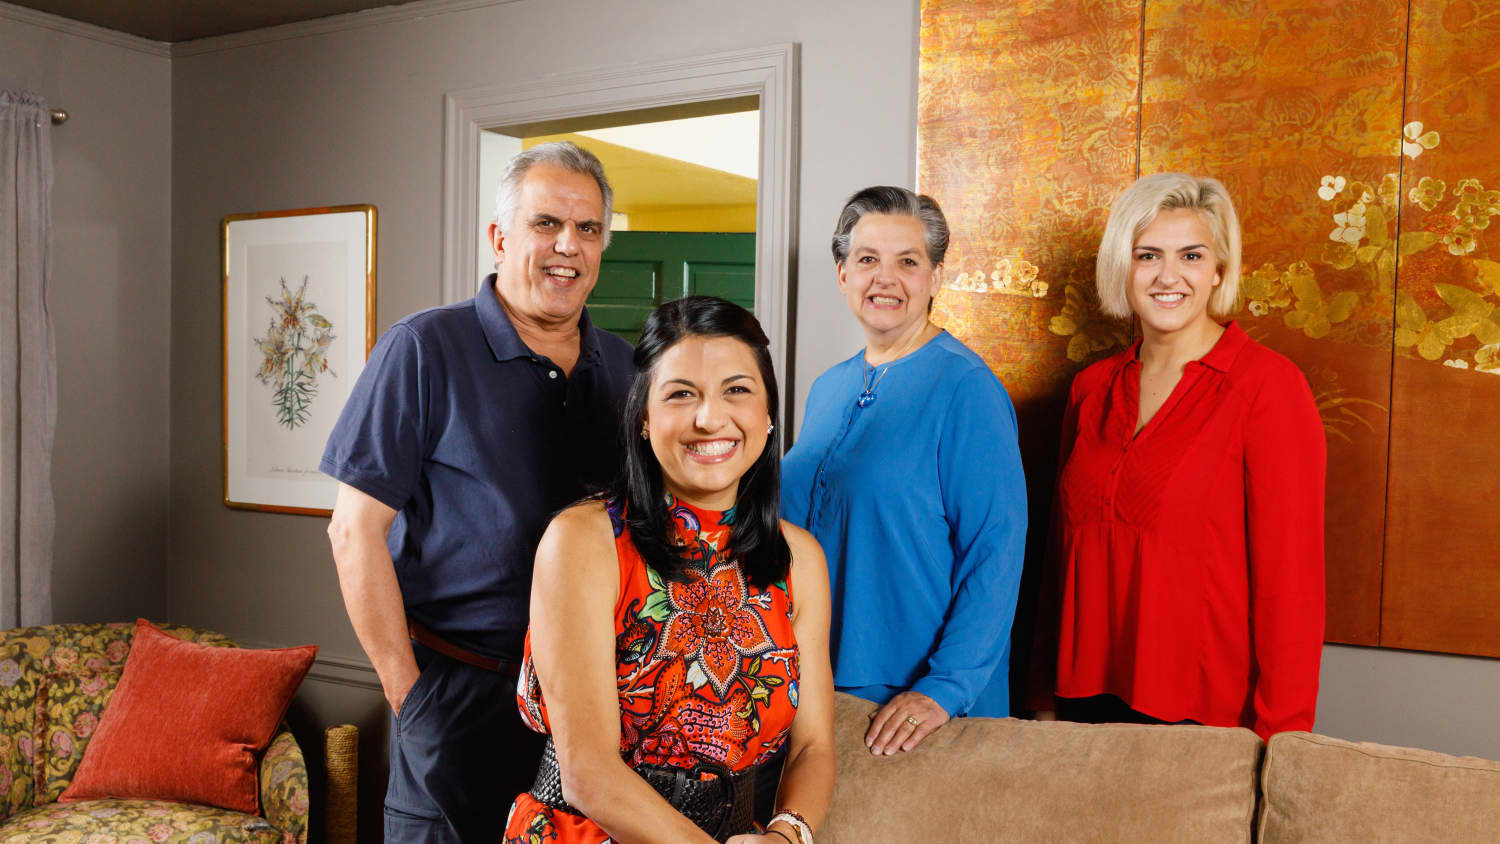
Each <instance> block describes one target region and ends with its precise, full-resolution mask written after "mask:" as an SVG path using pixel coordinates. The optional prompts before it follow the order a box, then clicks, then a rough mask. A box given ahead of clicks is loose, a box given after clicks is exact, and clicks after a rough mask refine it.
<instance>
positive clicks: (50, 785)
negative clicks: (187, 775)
mask: <svg viewBox="0 0 1500 844" xmlns="http://www.w3.org/2000/svg"><path fill="white" fill-rule="evenodd" d="M162 629H163V630H164V631H166V632H167V633H170V634H171V635H173V636H175V637H177V638H179V639H185V640H188V641H196V642H199V643H202V644H206V645H215V646H220V647H232V646H233V645H234V643H233V642H232V641H230V640H229V639H227V638H225V637H224V636H221V635H219V634H218V633H212V632H209V631H205V630H196V629H193V628H190V627H163V628H162ZM134 633H135V625H134V624H49V625H46V626H44V627H22V628H16V629H12V630H5V631H0V819H3V818H7V817H9V816H11V815H13V814H15V813H17V812H19V811H22V810H24V809H29V808H32V807H33V806H39V805H42V804H45V803H50V802H52V801H54V800H56V799H57V797H58V795H59V794H61V793H62V791H63V789H64V788H66V787H67V785H68V783H69V782H70V781H71V780H72V778H73V774H74V772H75V771H77V769H78V763H79V761H80V760H81V759H82V758H83V751H84V748H85V747H86V746H87V745H88V742H89V739H90V738H91V737H92V736H93V732H94V728H95V727H96V726H98V723H99V717H100V715H101V714H102V713H103V711H104V706H105V704H107V703H108V702H109V698H110V695H111V694H112V693H113V692H114V688H115V684H117V683H118V682H119V680H120V672H121V671H122V670H123V669H124V667H125V657H126V656H127V655H128V654H129V653H130V643H131V640H132V638H133V636H134Z"/></svg>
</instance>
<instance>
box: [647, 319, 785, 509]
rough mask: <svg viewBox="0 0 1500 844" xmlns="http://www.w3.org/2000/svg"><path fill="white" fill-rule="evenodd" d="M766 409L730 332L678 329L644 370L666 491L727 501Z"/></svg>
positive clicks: (707, 502) (753, 452)
mask: <svg viewBox="0 0 1500 844" xmlns="http://www.w3.org/2000/svg"><path fill="white" fill-rule="evenodd" d="M770 424H771V415H770V412H769V409H768V406H767V401H766V386H765V383H764V382H763V381H762V379H761V375H760V367H759V366H758V365H757V363H756V360H755V354H754V352H752V351H751V349H750V347H749V346H748V345H746V344H745V343H744V342H742V341H740V340H737V339H735V338H733V337H686V338H684V339H683V340H681V341H680V342H678V343H677V345H675V346H673V347H671V348H670V349H668V350H667V351H665V352H663V353H662V355H661V357H659V358H658V359H657V361H656V366H655V367H654V368H653V370H652V374H651V391H650V393H649V395H648V396H647V399H646V426H647V428H648V430H649V432H650V439H651V450H652V452H654V453H655V454H656V459H657V462H659V463H660V464H661V470H662V481H663V482H664V483H665V485H666V488H667V491H668V492H670V493H672V494H673V495H675V496H677V497H678V498H681V499H684V500H686V501H689V502H691V503H693V504H696V505H698V506H699V507H704V508H707V509H714V510H727V509H729V508H730V507H732V506H734V502H735V496H736V494H737V493H738V491H739V482H740V478H741V477H742V476H743V475H744V474H745V472H747V471H749V469H750V467H751V466H752V465H753V464H754V463H755V461H756V460H757V459H758V458H759V457H760V455H761V452H763V451H765V448H766V440H767V439H768V437H769V435H768V433H767V431H766V428H767V427H768V426H769V425H770Z"/></svg>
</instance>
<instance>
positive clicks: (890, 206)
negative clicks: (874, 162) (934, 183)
mask: <svg viewBox="0 0 1500 844" xmlns="http://www.w3.org/2000/svg"><path fill="white" fill-rule="evenodd" d="M866 214H898V215H901V216H904V217H915V218H916V219H917V220H918V221H919V222H921V224H922V240H923V242H924V243H925V245H926V246H927V260H929V261H931V262H932V264H933V266H937V265H938V264H941V263H943V256H944V255H947V254H948V220H947V218H946V217H944V216H943V209H941V208H939V207H938V204H937V200H935V199H933V198H932V197H930V196H927V195H925V194H918V193H913V192H912V191H909V190H907V189H906V188H898V187H892V186H890V185H880V186H877V187H873V188H865V189H864V190H862V191H860V192H859V193H856V194H855V195H853V196H851V197H849V201H848V202H846V203H844V210H843V211H842V212H840V213H839V222H838V225H837V226H835V227H834V230H833V262H834V263H835V264H842V263H844V259H846V258H848V257H849V238H850V237H851V236H852V235H853V233H854V226H855V225H856V224H857V223H859V220H860V218H861V217H863V216H865V215H866Z"/></svg>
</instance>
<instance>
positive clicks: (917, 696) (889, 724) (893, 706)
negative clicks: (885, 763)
mask: <svg viewBox="0 0 1500 844" xmlns="http://www.w3.org/2000/svg"><path fill="white" fill-rule="evenodd" d="M946 723H948V713H947V712H946V711H945V710H944V709H943V707H941V706H939V705H938V702H937V701H935V700H933V699H932V698H930V697H928V696H927V695H924V694H922V693H921V692H902V693H901V694H899V695H896V696H895V697H893V698H891V699H890V701H889V702H887V703H886V705H885V706H882V707H880V708H879V709H877V710H876V711H875V714H874V715H873V716H871V718H870V729H869V730H868V731H867V732H866V733H865V746H866V747H868V748H870V752H871V753H872V754H874V755H876V756H890V755H891V754H893V753H895V752H896V751H898V750H901V751H907V750H911V749H912V748H914V747H916V746H917V745H919V744H921V743H922V739H925V738H927V737H928V736H930V735H932V734H933V732H935V731H936V730H937V728H938V727H941V726H943V725H944V724H946Z"/></svg>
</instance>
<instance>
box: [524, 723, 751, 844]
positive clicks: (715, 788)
mask: <svg viewBox="0 0 1500 844" xmlns="http://www.w3.org/2000/svg"><path fill="white" fill-rule="evenodd" d="M762 764H764V763H762ZM759 769H760V765H751V766H750V767H748V768H746V769H744V770H742V771H734V772H731V771H730V770H729V769H728V768H725V767H724V766H722V765H713V764H707V763H701V764H699V765H697V766H696V767H693V768H674V767H671V766H668V765H638V766H636V768H635V772H636V773H637V774H639V775H640V777H641V779H643V780H645V781H646V783H647V784H648V785H650V786H651V787H652V788H654V789H656V793H657V794H660V795H661V796H662V797H663V798H665V799H666V801H667V802H668V803H671V804H672V808H674V809H676V810H677V811H679V812H681V813H682V814H683V815H684V816H685V817H686V818H687V819H688V820H690V821H692V822H693V823H695V824H697V825H698V828H699V829H701V830H703V831H704V832H706V833H708V834H709V835H711V836H713V838H714V840H716V841H723V840H724V839H726V838H728V837H729V836H731V835H740V834H742V833H746V832H752V831H754V829H755V774H756V772H757V771H758V770H759ZM704 774H711V775H712V777H711V778H709V779H705V778H704V776H703V775H704ZM531 796H532V797H533V798H535V799H536V801H537V802H538V803H541V804H542V805H543V806H548V807H550V808H553V809H559V810H561V811H564V812H570V813H572V814H575V815H581V814H582V812H579V811H578V810H577V809H574V808H573V807H572V806H569V805H568V802H567V801H566V800H564V799H563V792H562V769H560V768H559V767H558V766H557V747H556V746H555V745H553V743H552V737H551V736H548V737H547V746H546V748H545V749H543V750H542V761H541V763H540V764H539V765H538V766H537V771H536V783H535V784H534V785H532V787H531Z"/></svg>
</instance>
